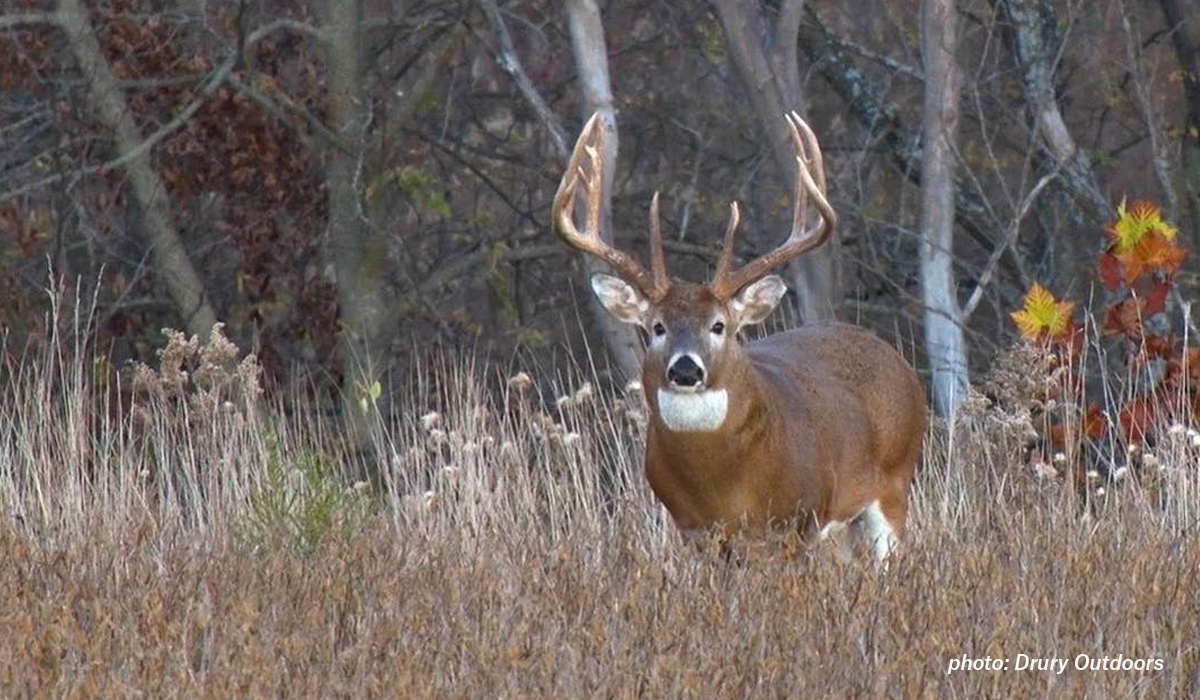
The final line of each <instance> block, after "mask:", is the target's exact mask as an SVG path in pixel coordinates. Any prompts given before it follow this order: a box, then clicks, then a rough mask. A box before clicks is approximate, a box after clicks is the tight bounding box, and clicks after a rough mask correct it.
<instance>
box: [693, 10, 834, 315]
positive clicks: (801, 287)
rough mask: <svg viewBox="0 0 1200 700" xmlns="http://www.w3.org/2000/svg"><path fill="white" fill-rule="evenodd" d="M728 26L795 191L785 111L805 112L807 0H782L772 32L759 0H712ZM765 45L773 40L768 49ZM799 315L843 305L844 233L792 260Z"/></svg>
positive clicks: (750, 93)
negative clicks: (801, 39) (802, 74)
mask: <svg viewBox="0 0 1200 700" xmlns="http://www.w3.org/2000/svg"><path fill="white" fill-rule="evenodd" d="M712 4H713V7H714V8H716V11H717V17H718V18H719V19H720V20H721V26H722V27H723V28H724V30H725V41H726V44H727V45H728V47H729V54H730V57H731V59H732V61H733V65H734V68H735V69H736V71H737V73H738V75H739V76H740V78H741V81H742V85H743V86H744V87H745V90H746V96H747V98H748V99H749V102H750V106H751V108H752V109H753V110H754V116H755V118H756V119H757V121H758V123H759V125H760V126H761V127H762V130H763V134H764V135H765V136H766V139H767V143H768V144H769V147H770V152H771V157H772V160H774V162H775V166H776V167H777V168H778V169H779V172H780V174H781V175H782V177H783V180H784V182H785V183H787V186H788V189H789V190H790V191H795V187H794V183H795V179H796V161H795V159H794V157H793V155H792V147H791V136H790V131H789V128H788V125H787V120H786V119H785V116H784V115H785V114H787V113H788V112H791V111H793V110H795V111H797V112H802V111H803V109H802V106H803V105H802V100H801V95H800V78H799V67H798V65H797V63H796V36H797V33H798V32H799V28H800V18H801V14H802V11H803V9H804V2H803V0H784V2H782V3H781V6H780V9H779V14H778V19H777V20H776V26H775V31H774V32H773V35H772V33H769V30H768V27H767V23H766V21H765V20H764V18H763V17H762V13H761V12H760V10H759V3H758V2H747V1H746V0H712ZM764 45H767V46H770V47H771V48H770V50H769V51H768V50H765V49H764V48H763V47H764ZM790 273H791V279H792V285H793V288H794V289H795V291H796V296H797V300H798V307H799V310H800V318H801V320H803V321H804V322H806V323H810V322H812V321H816V320H819V319H824V318H831V317H834V316H836V315H837V312H838V310H839V308H840V306H841V300H842V289H841V237H840V235H839V234H838V233H837V232H836V231H835V232H834V236H833V237H832V238H831V239H830V240H829V242H827V243H826V244H825V245H824V246H822V247H821V248H818V249H817V250H814V251H812V252H811V253H809V254H808V255H806V256H804V257H801V258H799V259H797V260H795V261H794V262H793V263H792V264H791V266H790Z"/></svg>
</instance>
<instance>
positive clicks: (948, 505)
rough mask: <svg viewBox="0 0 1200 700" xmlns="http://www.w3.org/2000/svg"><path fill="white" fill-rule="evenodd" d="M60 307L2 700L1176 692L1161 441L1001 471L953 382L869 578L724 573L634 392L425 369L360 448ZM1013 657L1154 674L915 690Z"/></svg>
mask: <svg viewBox="0 0 1200 700" xmlns="http://www.w3.org/2000/svg"><path fill="white" fill-rule="evenodd" d="M82 313H83V316H82V317H74V318H65V319H58V320H57V321H56V323H55V324H54V325H55V327H59V328H64V329H65V330H64V332H63V335H62V337H58V338H55V339H53V342H50V343H47V344H46V345H45V346H43V347H40V348H36V349H32V350H31V351H30V352H28V353H27V354H25V355H24V356H23V359H20V360H13V361H10V362H9V363H8V364H7V365H6V366H5V367H4V368H3V372H4V374H5V379H6V380H7V382H8V385H9V386H10V387H11V388H10V390H9V391H7V392H5V393H4V394H2V395H0V562H2V563H0V630H3V632H4V633H3V634H2V635H0V689H3V692H2V693H0V694H2V695H3V697H13V698H22V697H77V698H97V697H122V698H123V697H213V698H228V697H289V698H290V697H348V698H349V697H354V698H359V697H556V698H561V697H672V698H674V697H696V698H713V697H730V698H734V697H736V698H742V697H772V698H774V697H800V696H817V697H906V698H907V697H922V698H923V697H930V698H934V697H1041V696H1049V697H1095V698H1109V697H1152V698H1163V697H1188V696H1196V694H1197V693H1200V652H1198V651H1197V644H1198V640H1200V598H1198V597H1197V594H1196V591H1197V590H1200V573H1198V572H1200V544H1198V542H1197V539H1196V534H1195V532H1196V514H1197V508H1196V506H1197V503H1196V497H1197V486H1198V485H1200V466H1198V459H1200V439H1194V438H1195V437H1196V436H1195V435H1194V434H1189V433H1188V432H1187V427H1186V426H1181V427H1180V428H1179V429H1176V430H1173V431H1166V432H1164V436H1165V437H1164V438H1163V440H1162V441H1161V442H1160V443H1159V444H1158V445H1157V446H1156V447H1155V448H1154V449H1153V452H1154V454H1153V459H1152V460H1146V459H1141V460H1139V461H1138V462H1137V463H1136V464H1135V465H1133V466H1130V465H1128V464H1125V463H1124V462H1122V463H1121V464H1117V463H1116V462H1113V463H1112V464H1107V465H1101V466H1103V467H1104V469H1103V470H1098V473H1099V471H1103V472H1104V473H1111V474H1115V473H1117V472H1119V470H1120V469H1121V468H1122V467H1124V468H1125V472H1123V473H1122V477H1121V480H1120V481H1119V482H1115V481H1113V480H1111V477H1110V478H1105V477H1103V476H1100V477H1097V478H1095V479H1093V480H1091V481H1090V482H1089V483H1086V484H1084V485H1083V487H1082V488H1079V487H1077V486H1076V484H1075V483H1074V482H1073V480H1070V479H1065V478H1063V476H1062V475H1063V474H1066V473H1068V471H1069V470H1068V468H1067V467H1069V466H1070V465H1063V464H1050V465H1038V466H1037V467H1035V466H1032V465H1030V464H1029V463H1028V460H1027V458H1026V454H1025V453H1026V448H1027V441H1028V438H1029V432H1030V430H1031V422H1032V421H1033V415H1034V413H1032V412H1031V411H1030V410H1029V407H1028V406H1027V405H1025V404H1023V403H1022V401H1023V400H1022V399H1021V398H1020V397H1019V396H1013V397H1008V398H1007V399H1006V400H996V401H991V402H989V401H987V400H984V399H982V398H981V397H980V396H974V397H973V398H972V400H971V402H969V404H968V407H967V409H966V410H965V411H964V414H963V417H962V420H961V421H960V422H959V424H958V425H957V426H956V427H955V429H954V430H947V429H945V428H944V427H938V428H935V429H934V430H933V431H932V432H931V434H930V436H929V440H928V446H927V449H926V455H925V460H924V464H923V466H922V471H921V474H920V476H919V478H918V480H917V483H916V484H915V486H914V490H913V495H912V512H911V516H910V531H909V536H908V538H907V539H906V541H905V542H904V543H903V546H902V549H901V550H900V551H899V552H897V553H896V554H895V555H894V557H893V559H892V561H891V564H890V567H889V569H888V570H887V571H886V572H880V571H878V570H877V569H876V568H875V567H874V566H872V565H871V563H870V559H869V556H868V555H866V554H865V553H864V552H860V556H856V557H851V558H849V559H846V558H844V557H838V556H834V552H832V551H831V550H829V549H826V548H817V549H815V550H811V551H810V552H808V553H804V554H796V553H795V552H790V551H785V550H784V549H783V548H780V549H777V550H768V551H767V552H762V551H758V550H753V551H751V550H745V555H744V556H739V557H738V558H737V560H736V561H734V562H730V561H727V560H726V558H723V557H722V556H721V555H720V553H719V548H718V547H716V546H715V545H713V546H707V547H706V546H704V545H703V544H702V545H701V546H699V547H693V546H690V545H689V546H685V545H684V544H683V543H682V542H681V541H680V538H679V537H678V535H677V533H676V532H675V531H674V530H673V528H672V526H671V524H670V522H669V520H668V518H666V517H665V515H664V513H663V511H662V509H661V508H660V507H659V506H658V505H657V504H656V503H655V502H654V501H653V499H652V497H651V495H650V494H649V493H648V491H647V488H646V485H645V481H644V478H643V477H642V475H641V469H640V459H641V452H640V445H641V437H642V431H643V428H644V424H645V415H644V410H645V409H644V406H643V404H642V401H641V398H640V395H639V394H638V389H637V387H636V386H631V387H629V388H628V389H627V391H625V392H611V391H601V390H599V389H598V388H595V387H596V386H597V385H596V384H592V383H588V376H587V375H588V373H587V372H581V371H575V372H563V373H561V374H560V375H556V376H540V375H538V373H533V372H531V374H533V375H535V376H529V375H525V374H517V375H515V376H513V377H511V378H509V377H502V376H496V375H495V372H493V371H491V370H489V369H488V368H483V367H476V366H474V365H472V363H471V362H469V361H462V360H454V359H447V358H432V359H430V360H429V362H428V363H427V364H426V365H425V366H424V368H423V370H422V371H421V372H420V373H419V374H418V376H416V377H414V378H413V380H412V381H411V382H410V383H409V384H408V385H407V388H406V389H405V390H402V391H400V392H399V393H398V395H397V398H396V403H397V405H398V409H399V410H397V411H395V413H394V416H395V418H394V419H392V420H390V421H388V422H386V423H385V424H384V423H381V424H380V425H379V428H378V431H377V434H376V441H377V449H376V451H375V454H377V455H381V456H382V457H380V458H379V459H378V461H376V462H372V463H362V461H361V459H362V458H361V457H354V456H352V453H350V452H348V451H345V450H343V449H342V448H341V447H340V446H339V443H338V434H337V431H336V429H335V426H333V425H331V424H330V422H329V420H328V419H326V418H323V417H322V416H323V414H322V413H321V412H320V411H318V410H316V408H315V407H314V406H312V405H311V404H307V403H306V402H305V401H304V400H303V399H300V398H293V399H291V400H288V401H283V400H274V401H272V400H267V399H265V398H264V397H263V396H262V394H261V392H260V391H259V389H258V384H257V373H256V368H255V365H254V362H253V360H252V359H249V360H248V359H245V358H244V357H242V356H240V355H239V354H238V353H237V352H236V350H235V349H234V348H232V346H230V345H228V344H227V343H226V342H224V341H223V339H221V337H220V336H219V335H218V336H216V338H215V339H214V341H213V342H211V343H209V344H207V345H200V344H198V343H192V342H191V341H189V340H188V339H186V338H183V337H182V336H173V337H172V339H171V341H170V343H169V344H168V346H167V347H166V348H165V349H164V351H163V357H162V361H161V362H160V363H159V365H158V366H157V367H154V368H140V369H136V370H131V369H124V370H123V371H117V370H115V369H114V368H111V367H109V366H108V365H107V363H106V361H105V360H104V358H103V354H102V353H99V352H98V351H97V350H96V349H95V348H92V347H89V346H87V344H86V343H85V342H84V341H83V340H82V339H84V338H87V337H89V336H88V334H87V332H86V326H87V318H86V310H85V311H84V312H82ZM1025 374H1026V376H1025V379H1026V380H1029V381H1034V382H1035V383H1036V381H1039V380H1038V379H1037V377H1036V376H1032V375H1031V374H1030V373H1029V372H1026V373H1025ZM994 380H996V381H1001V382H1004V381H1008V382H1009V383H1010V384H1011V383H1015V382H1016V381H1017V380H1016V379H1012V378H1010V379H1007V380H1005V379H1004V378H1003V377H1002V376H1001V377H1000V378H999V379H995V378H994ZM1040 381H1047V380H1046V379H1045V378H1043V379H1042V380H1040ZM993 389H995V387H993ZM992 393H993V394H995V391H993V392H992ZM1001 393H1002V392H1001ZM1016 393H1019V392H1016ZM122 395H126V396H128V395H132V399H130V400H126V401H118V400H117V397H120V396H122ZM367 408H368V409H369V408H370V406H369V403H368V405H367ZM1110 452H1112V453H1113V454H1117V453H1116V452H1113V451H1111V450H1110ZM1098 454H1099V453H1098ZM1119 457H1120V455H1119V454H1118V457H1117V458H1119ZM1074 458H1075V457H1072V459H1074ZM1117 458H1114V459H1117ZM1064 459H1065V457H1064ZM363 475H374V476H373V477H372V476H366V477H364V476H363ZM710 544H712V543H710ZM1018 654H1026V655H1029V656H1033V657H1060V658H1061V657H1065V658H1067V659H1069V660H1073V659H1074V658H1075V657H1076V655H1079V654H1087V655H1090V656H1092V657H1095V658H1102V657H1105V656H1109V657H1116V656H1118V655H1122V656H1124V657H1127V658H1134V659H1143V658H1145V659H1160V660H1161V661H1162V663H1163V669H1162V670H1161V671H1149V672H1139V671H1128V670H1108V671H1104V670H1101V671H1091V670H1086V671H1080V670H1075V669H1072V668H1068V670H1067V671H1066V672H1065V673H1062V674H1061V675H1058V674H1054V673H1051V672H1045V671H1040V672H1035V671H1016V670H1011V668H1010V670H1007V671H974V672H960V673H955V674H952V675H949V674H947V668H948V665H949V662H950V660H951V659H955V658H960V657H962V656H964V655H965V656H967V657H969V658H982V657H987V656H989V655H990V656H992V657H1004V658H1007V659H1009V660H1010V664H1011V663H1015V661H1016V658H1017V655H1018ZM1068 665H1070V662H1069V664H1068Z"/></svg>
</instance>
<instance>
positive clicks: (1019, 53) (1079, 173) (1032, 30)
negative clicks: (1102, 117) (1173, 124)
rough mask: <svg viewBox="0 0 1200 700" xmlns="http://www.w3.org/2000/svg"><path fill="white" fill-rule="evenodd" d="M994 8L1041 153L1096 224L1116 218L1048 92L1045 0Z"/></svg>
mask: <svg viewBox="0 0 1200 700" xmlns="http://www.w3.org/2000/svg"><path fill="white" fill-rule="evenodd" d="M996 4H997V6H998V7H999V9H1000V10H1001V12H1002V13H1003V14H1004V15H1005V16H1006V17H1007V18H1008V20H1009V21H1010V22H1011V23H1012V27H1013V29H1012V31H1013V53H1014V54H1015V56H1016V60H1017V66H1018V67H1019V68H1020V70H1021V80H1022V83H1023V86H1024V92H1025V102H1026V104H1027V105H1028V106H1029V110H1030V112H1031V115H1032V117H1033V120H1034V124H1035V126H1036V128H1037V131H1038V134H1039V135H1040V136H1041V137H1042V142H1043V143H1044V144H1045V146H1046V150H1047V151H1049V152H1050V155H1051V156H1052V157H1053V158H1054V160H1055V161H1056V162H1057V163H1058V164H1059V165H1060V167H1061V168H1062V178H1063V180H1065V181H1066V183H1067V185H1068V186H1069V187H1070V188H1071V190H1072V191H1073V192H1074V193H1075V195H1076V196H1078V197H1080V198H1082V199H1083V201H1084V202H1085V203H1086V204H1087V207H1088V210H1089V211H1090V213H1091V215H1092V216H1093V217H1095V219H1096V220H1097V221H1100V222H1107V221H1108V220H1109V219H1112V218H1113V217H1114V216H1115V215H1116V211H1115V210H1114V209H1113V207H1112V204H1110V203H1109V201H1108V198H1107V197H1105V196H1104V194H1103V193H1102V192H1101V191H1100V187H1099V185H1097V184H1096V175H1095V172H1094V171H1093V170H1092V162H1091V160H1090V159H1089V158H1088V157H1087V153H1085V152H1084V151H1083V150H1081V149H1080V148H1079V147H1078V146H1077V145H1076V144H1075V139H1074V138H1073V137H1072V136H1071V132H1070V130H1069V129H1067V123H1066V120H1064V119H1063V115H1062V110H1061V109H1060V108H1059V105H1058V98H1057V96H1056V95H1055V94H1054V67H1055V65H1056V63H1057V60H1058V55H1057V51H1058V40H1057V38H1056V35H1057V32H1058V20H1057V18H1056V16H1055V13H1054V8H1053V6H1051V5H1050V4H1049V3H1047V2H1045V0H997V2H996Z"/></svg>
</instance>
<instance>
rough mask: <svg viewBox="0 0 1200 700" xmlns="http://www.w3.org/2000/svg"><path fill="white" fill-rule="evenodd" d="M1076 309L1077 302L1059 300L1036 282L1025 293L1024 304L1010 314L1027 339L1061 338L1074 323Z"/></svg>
mask: <svg viewBox="0 0 1200 700" xmlns="http://www.w3.org/2000/svg"><path fill="white" fill-rule="evenodd" d="M1074 309H1075V302H1073V301H1059V300H1057V299H1055V298H1054V295H1053V294H1051V293H1050V291H1049V290H1047V289H1046V288H1045V287H1043V286H1042V285H1040V284H1038V283H1037V282H1034V283H1033V286H1032V287H1030V288H1029V291H1028V292H1026V293H1025V304H1024V306H1022V307H1021V310H1020V311H1014V312H1012V313H1011V314H1010V315H1011V316H1012V319H1013V321H1015V322H1016V324H1017V328H1018V329H1019V330H1020V331H1021V335H1022V336H1024V337H1025V339H1027V340H1041V339H1045V338H1052V339H1060V338H1062V337H1064V336H1065V335H1067V334H1068V332H1069V331H1070V330H1071V327H1072V326H1073V325H1074V324H1073V323H1072V321H1071V312H1072V311H1074Z"/></svg>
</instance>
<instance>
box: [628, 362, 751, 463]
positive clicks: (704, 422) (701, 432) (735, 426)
mask: <svg viewBox="0 0 1200 700" xmlns="http://www.w3.org/2000/svg"><path fill="white" fill-rule="evenodd" d="M656 374H658V376H659V377H661V373H657V372H656ZM643 385H644V386H647V387H648V388H650V389H651V392H650V393H653V396H654V398H653V401H654V404H653V406H652V408H653V410H654V413H655V417H654V421H653V426H652V427H653V429H654V430H655V431H656V432H657V433H658V435H657V437H658V438H659V440H660V442H661V444H663V445H664V446H672V447H676V448H680V449H674V450H672V451H673V452H675V453H678V452H680V450H682V451H683V452H686V453H697V452H698V453H699V454H703V455H708V456H710V457H712V456H716V453H720V454H722V455H725V456H729V455H730V454H733V455H734V456H736V453H737V452H738V451H739V450H740V449H741V448H742V446H743V445H744V444H745V443H746V442H747V441H748V440H753V439H756V437H761V432H762V430H763V429H765V427H766V425H765V418H766V411H765V408H766V406H765V402H764V400H763V395H762V389H761V386H760V383H759V377H758V373H757V371H756V370H755V369H754V366H753V364H752V363H751V362H750V360H749V358H748V357H747V356H746V355H745V354H744V353H742V352H739V353H738V354H737V355H736V356H735V357H732V358H730V361H729V362H728V367H727V371H725V372H724V373H723V374H722V377H721V379H720V380H719V381H718V382H717V383H716V384H714V385H712V386H709V387H707V388H706V389H705V390H704V391H701V392H694V393H684V392H679V391H673V390H670V389H668V388H667V386H666V384H665V382H663V381H662V380H661V379H659V380H658V381H655V382H648V381H647V382H644V383H643ZM714 451H715V452H714Z"/></svg>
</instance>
